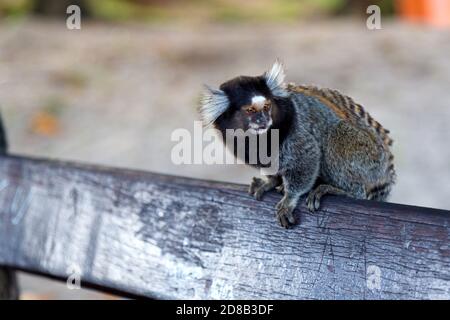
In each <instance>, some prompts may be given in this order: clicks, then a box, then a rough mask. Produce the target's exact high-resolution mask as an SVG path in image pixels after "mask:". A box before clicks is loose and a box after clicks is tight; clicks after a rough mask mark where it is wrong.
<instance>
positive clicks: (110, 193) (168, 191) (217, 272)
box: [0, 157, 450, 299]
mask: <svg viewBox="0 0 450 320" xmlns="http://www.w3.org/2000/svg"><path fill="white" fill-rule="evenodd" d="M0 177H1V181H0V182H1V185H0V218H1V219H0V265H2V264H3V265H7V266H12V267H15V268H19V269H23V270H28V271H32V272H36V273H39V274H45V275H51V276H53V277H58V278H61V279H67V278H68V277H69V276H70V275H72V276H73V275H76V274H78V273H79V275H80V276H81V281H82V284H90V285H96V286H99V287H101V288H105V289H112V290H119V291H121V292H127V293H130V294H133V295H136V296H145V297H152V298H161V299H166V298H183V299H199V298H205V299H210V298H212V299H251V298H260V299H335V298H336V299H380V298H383V299H387V298H393V299H396V298H402V299H419V298H420V299H422V298H425V299H429V298H442V299H449V298H450V214H449V212H448V211H442V210H434V209H426V208H418V207H412V206H402V205H395V204H386V203H377V202H369V201H355V200H351V199H347V198H338V197H329V198H328V199H326V200H325V201H324V203H323V210H322V211H320V212H318V213H317V214H315V215H311V214H308V213H306V211H305V207H304V205H303V204H302V206H301V207H300V208H299V209H298V212H297V215H298V216H300V217H301V225H299V226H296V227H295V228H293V229H290V230H285V229H282V228H281V227H279V226H278V225H277V223H276V221H275V218H274V205H275V203H276V202H277V201H278V200H279V198H280V195H278V194H270V195H268V196H267V197H266V198H265V199H264V201H263V202H257V201H255V200H253V199H252V198H251V197H250V196H248V195H247V193H246V187H245V186H239V185H234V184H223V183H215V182H206V181H199V180H193V179H187V178H179V177H171V176H164V175H159V174H152V173H145V172H137V171H130V170H118V169H104V168H98V167H93V166H86V165H76V164H70V163H62V162H53V161H45V160H29V159H24V158H20V157H0ZM378 280H379V281H378Z"/></svg>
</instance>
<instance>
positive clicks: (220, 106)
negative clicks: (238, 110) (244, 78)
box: [199, 85, 230, 126]
mask: <svg viewBox="0 0 450 320" xmlns="http://www.w3.org/2000/svg"><path fill="white" fill-rule="evenodd" d="M229 105H230V102H229V100H228V97H227V95H226V94H225V92H223V91H222V90H219V89H212V88H210V87H209V86H207V85H205V92H204V93H203V95H202V100H201V104H200V109H199V111H200V116H201V118H202V121H203V124H204V125H205V126H210V125H211V124H213V123H214V121H216V120H217V118H218V117H220V115H221V114H223V113H224V112H225V111H226V110H227V109H228V107H229Z"/></svg>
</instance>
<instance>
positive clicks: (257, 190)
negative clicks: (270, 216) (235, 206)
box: [248, 177, 266, 200]
mask: <svg viewBox="0 0 450 320" xmlns="http://www.w3.org/2000/svg"><path fill="white" fill-rule="evenodd" d="M265 185H266V182H265V181H264V180H263V179H261V178H257V177H254V178H253V180H252V183H251V184H250V188H249V190H248V193H249V194H250V195H252V196H254V197H255V199H256V200H261V199H262V196H263V194H264V192H266V188H265Z"/></svg>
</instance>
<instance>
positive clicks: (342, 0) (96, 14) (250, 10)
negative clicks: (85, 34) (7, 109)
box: [0, 0, 393, 23]
mask: <svg viewBox="0 0 450 320" xmlns="http://www.w3.org/2000/svg"><path fill="white" fill-rule="evenodd" d="M36 1H37V0H0V16H7V17H17V16H22V15H25V14H28V13H30V12H31V11H32V10H33V8H34V4H35V2H36ZM41 1H42V0H41ZM51 1H52V0H47V2H48V3H50V2H51ZM53 1H54V0H53ZM364 1H365V0H359V1H355V0H246V1H243V0H190V1H187V0H86V3H87V7H88V9H89V13H90V16H91V17H93V18H95V19H101V20H108V21H132V20H135V21H150V22H171V23H174V22H178V21H183V22H185V21H188V22H233V23H235V22H238V23H239V22H272V21H296V20H299V19H301V18H305V17H309V16H332V15H335V14H338V13H341V14H342V13H344V14H347V13H355V11H357V12H360V11H362V9H361V8H362V7H363V5H365V4H364ZM371 3H376V4H379V5H380V6H381V7H382V11H383V13H390V12H392V10H393V9H392V8H393V0H372V1H371ZM352 9H353V10H352ZM363 11H364V10H363ZM62 14H64V12H62ZM361 14H365V12H361Z"/></svg>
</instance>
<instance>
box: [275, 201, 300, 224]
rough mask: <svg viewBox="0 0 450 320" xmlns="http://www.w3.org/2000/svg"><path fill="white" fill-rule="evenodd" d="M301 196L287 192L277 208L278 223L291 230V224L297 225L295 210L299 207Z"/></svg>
mask: <svg viewBox="0 0 450 320" xmlns="http://www.w3.org/2000/svg"><path fill="white" fill-rule="evenodd" d="M298 198H299V196H298V195H297V194H295V193H294V194H293V193H288V192H286V193H285V194H284V196H283V198H282V199H281V201H280V202H278V204H277V205H276V206H275V209H276V210H277V212H276V215H275V216H276V218H277V220H278V223H279V224H280V225H281V226H282V227H284V228H286V229H287V228H289V224H295V217H294V210H295V207H296V206H297V203H298Z"/></svg>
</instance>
